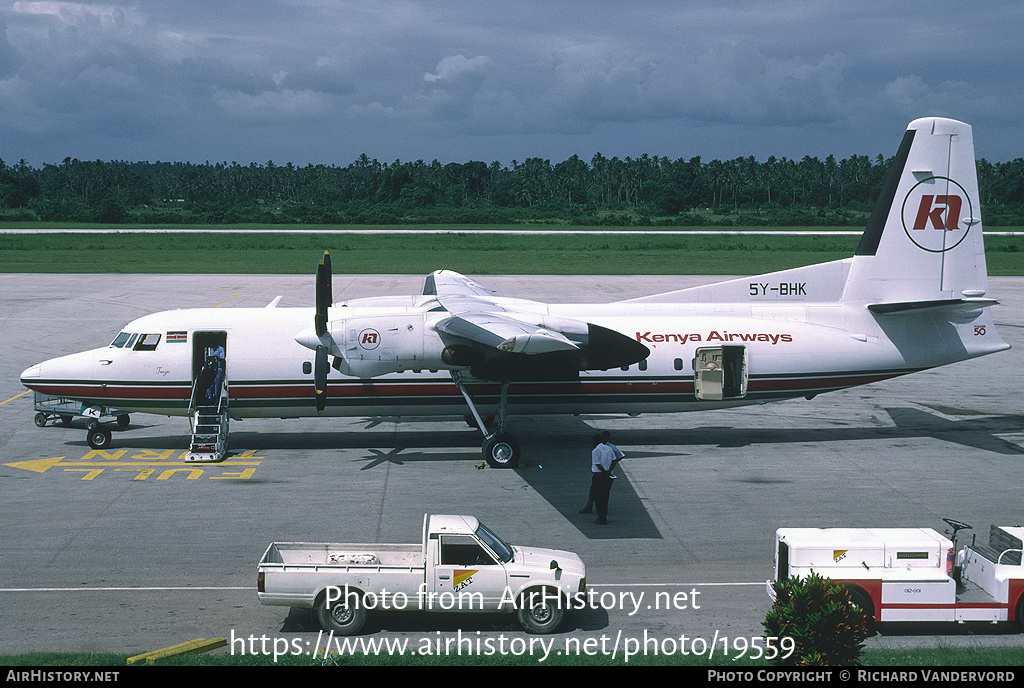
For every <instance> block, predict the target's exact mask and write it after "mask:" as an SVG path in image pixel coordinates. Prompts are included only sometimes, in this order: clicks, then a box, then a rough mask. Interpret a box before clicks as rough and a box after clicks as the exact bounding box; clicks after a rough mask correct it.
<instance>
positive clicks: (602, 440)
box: [579, 430, 626, 514]
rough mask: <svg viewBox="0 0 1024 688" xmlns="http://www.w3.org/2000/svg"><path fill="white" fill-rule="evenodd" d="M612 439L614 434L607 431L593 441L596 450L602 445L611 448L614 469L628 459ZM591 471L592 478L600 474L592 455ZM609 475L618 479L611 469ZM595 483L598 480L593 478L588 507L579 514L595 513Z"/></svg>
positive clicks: (594, 437)
mask: <svg viewBox="0 0 1024 688" xmlns="http://www.w3.org/2000/svg"><path fill="white" fill-rule="evenodd" d="M611 438H612V434H611V433H610V432H608V431H607V430H605V431H603V432H602V433H601V434H600V436H598V435H594V436H593V437H592V438H591V439H592V440H593V446H594V449H595V450H596V449H597V447H598V445H600V444H604V445H606V446H608V447H611V450H612V454H613V456H612V459H613V464H612V467H614V464H617V463H618V462H619V461H621V460H622V459H624V458H626V455H625V454H623V453H622V451H620V450H619V448H618V447H616V446H615V445H614V444H612V443H611ZM591 470H592V471H593V473H592V474H591V475H592V476H595V475H597V474H598V472H597V470H596V469H594V468H593V455H591ZM609 474H610V477H611V478H612V479H614V478H616V477H617V476H615V475H614V474H611V470H610V469H609ZM595 482H596V480H595V479H594V478H593V477H592V478H591V482H590V494H589V495H588V496H587V505H586V506H584V507H583V508H582V509H580V511H579V513H581V514H589V513H593V508H594V483H595ZM609 489H611V488H610V486H609Z"/></svg>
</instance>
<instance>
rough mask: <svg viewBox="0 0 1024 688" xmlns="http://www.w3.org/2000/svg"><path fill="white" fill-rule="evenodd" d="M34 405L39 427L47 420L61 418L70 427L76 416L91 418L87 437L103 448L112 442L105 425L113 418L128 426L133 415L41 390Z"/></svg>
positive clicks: (120, 426) (35, 398)
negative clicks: (52, 394)
mask: <svg viewBox="0 0 1024 688" xmlns="http://www.w3.org/2000/svg"><path fill="white" fill-rule="evenodd" d="M33 406H34V408H35V411H36V415H35V424H36V427H37V428H41V427H44V426H45V425H46V423H47V422H49V421H56V420H60V422H61V423H62V424H63V425H64V426H65V427H68V426H70V425H71V421H73V420H74V419H75V418H79V417H81V418H89V419H90V420H89V434H88V435H87V438H86V439H87V440H88V442H89V446H91V447H92V448H93V449H103V448H104V447H107V446H108V445H109V444H110V430H109V429H107V428H105V427H104V424H105V423H109V422H111V420H112V421H113V422H115V423H117V426H118V427H119V428H126V427H128V425H129V424H130V423H131V417H130V416H129V415H128V414H127V413H125V412H124V411H121V410H120V409H115V408H108V407H106V406H95V405H89V404H83V403H82V402H80V401H76V400H74V399H67V398H65V397H55V396H50V395H48V394H40V393H39V392H36V393H35V395H34V399H33ZM105 419H107V420H105Z"/></svg>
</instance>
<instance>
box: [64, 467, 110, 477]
mask: <svg viewBox="0 0 1024 688" xmlns="http://www.w3.org/2000/svg"><path fill="white" fill-rule="evenodd" d="M64 472H66V473H77V472H82V473H85V475H83V476H82V480H92V479H93V478H95V477H96V476H97V475H99V474H100V473H102V472H103V469H102V468H65V469H64Z"/></svg>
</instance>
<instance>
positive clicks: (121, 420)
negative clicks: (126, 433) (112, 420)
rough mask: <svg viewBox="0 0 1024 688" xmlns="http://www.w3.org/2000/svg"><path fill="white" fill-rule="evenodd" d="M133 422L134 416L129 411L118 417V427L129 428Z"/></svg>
mask: <svg viewBox="0 0 1024 688" xmlns="http://www.w3.org/2000/svg"><path fill="white" fill-rule="evenodd" d="M131 423H132V417H131V416H129V415H128V414H127V413H122V414H121V415H119V416H118V417H117V427H119V428H127V427H128V426H129V425H131Z"/></svg>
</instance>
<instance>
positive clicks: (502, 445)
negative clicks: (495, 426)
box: [483, 432, 519, 468]
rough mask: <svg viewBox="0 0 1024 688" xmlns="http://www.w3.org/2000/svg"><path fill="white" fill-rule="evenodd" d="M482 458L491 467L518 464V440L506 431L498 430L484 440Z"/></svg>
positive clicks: (514, 465) (513, 466)
mask: <svg viewBox="0 0 1024 688" xmlns="http://www.w3.org/2000/svg"><path fill="white" fill-rule="evenodd" d="M483 449H484V459H485V460H486V461H487V465H488V466H490V467H491V468H515V467H516V466H518V465H519V441H518V440H516V438H515V437H514V436H513V435H512V434H511V433H508V432H499V433H496V434H494V435H491V436H490V437H488V438H487V439H485V440H484V446H483Z"/></svg>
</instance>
